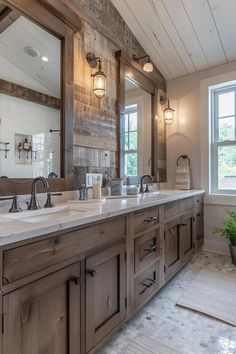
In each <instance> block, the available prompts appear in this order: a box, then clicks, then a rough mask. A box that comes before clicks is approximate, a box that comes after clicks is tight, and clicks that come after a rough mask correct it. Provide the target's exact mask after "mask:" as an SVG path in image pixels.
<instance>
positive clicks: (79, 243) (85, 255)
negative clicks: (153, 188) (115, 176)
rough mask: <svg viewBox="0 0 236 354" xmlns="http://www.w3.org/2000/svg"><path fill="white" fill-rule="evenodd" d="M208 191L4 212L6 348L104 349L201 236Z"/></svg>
mask: <svg viewBox="0 0 236 354" xmlns="http://www.w3.org/2000/svg"><path fill="white" fill-rule="evenodd" d="M202 198H203V191H194V190H193V191H163V192H162V193H161V194H159V195H158V194H157V195H155V194H153V195H151V194H149V195H147V196H142V197H141V198H129V199H128V198H127V199H125V198H124V199H120V200H106V202H104V203H89V202H84V203H82V202H78V203H70V202H68V203H67V204H63V206H62V207H61V209H60V210H59V211H57V209H56V210H55V212H54V213H52V214H51V215H50V214H49V213H48V214H46V215H45V214H44V215H43V214H41V215H40V214H39V215H38V216H37V213H36V214H35V215H36V216H32V217H31V216H30V214H29V217H28V219H27V218H26V217H25V216H24V215H25V214H26V213H27V212H23V213H21V214H23V216H22V217H20V216H17V217H16V216H15V218H14V216H10V218H9V216H8V215H5V214H1V215H0V230H1V231H0V257H1V302H0V303H1V316H2V321H1V327H2V328H1V348H2V353H3V354H16V352H17V354H33V353H44V354H52V353H55V354H78V353H94V352H96V350H97V349H98V348H99V347H101V346H102V345H103V344H104V343H105V341H107V339H108V338H109V336H110V335H111V334H112V333H114V332H115V331H116V330H117V329H118V328H119V327H120V326H121V325H122V324H123V323H124V322H125V321H127V320H128V319H129V318H131V317H132V316H133V315H134V314H135V313H136V312H137V311H138V310H139V309H141V308H142V307H143V306H144V305H145V303H146V302H147V301H149V300H150V299H151V298H152V297H153V296H154V295H155V294H156V293H157V292H158V291H159V290H160V289H161V288H162V287H163V286H164V285H165V284H166V282H167V281H169V280H170V279H171V278H172V277H173V276H174V275H175V274H176V273H177V272H178V271H179V270H180V269H181V267H183V266H184V265H185V264H186V262H188V261H189V260H190V259H191V257H192V255H193V253H194V252H195V250H196V249H197V248H198V247H200V246H201V245H202V243H203V204H202ZM63 207H64V209H63ZM29 213H30V212H29ZM37 218H38V220H37ZM16 348H17V351H16Z"/></svg>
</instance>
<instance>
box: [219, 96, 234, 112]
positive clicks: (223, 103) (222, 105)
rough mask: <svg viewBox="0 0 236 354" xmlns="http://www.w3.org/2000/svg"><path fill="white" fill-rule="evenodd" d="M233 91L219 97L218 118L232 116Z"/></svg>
mask: <svg viewBox="0 0 236 354" xmlns="http://www.w3.org/2000/svg"><path fill="white" fill-rule="evenodd" d="M234 102H235V97H234V91H231V92H227V93H222V94H220V95H219V117H227V116H233V115H234V114H235V113H234V107H235V103H234Z"/></svg>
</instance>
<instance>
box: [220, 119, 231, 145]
mask: <svg viewBox="0 0 236 354" xmlns="http://www.w3.org/2000/svg"><path fill="white" fill-rule="evenodd" d="M222 140H235V118H234V117H228V118H220V119H219V141H222Z"/></svg>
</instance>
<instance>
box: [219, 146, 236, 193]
mask: <svg viewBox="0 0 236 354" xmlns="http://www.w3.org/2000/svg"><path fill="white" fill-rule="evenodd" d="M218 188H219V189H236V145H232V146H219V147H218Z"/></svg>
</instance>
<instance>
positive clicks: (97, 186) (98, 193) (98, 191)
mask: <svg viewBox="0 0 236 354" xmlns="http://www.w3.org/2000/svg"><path fill="white" fill-rule="evenodd" d="M101 197H102V188H101V181H100V179H99V178H95V179H94V180H93V199H101Z"/></svg>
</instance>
